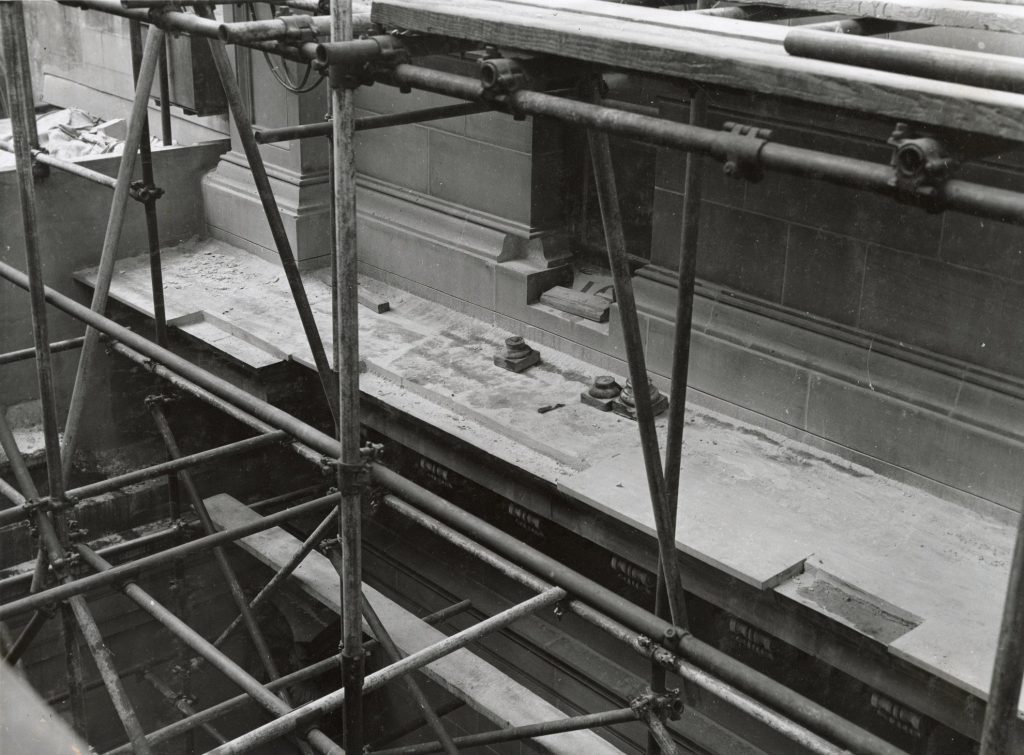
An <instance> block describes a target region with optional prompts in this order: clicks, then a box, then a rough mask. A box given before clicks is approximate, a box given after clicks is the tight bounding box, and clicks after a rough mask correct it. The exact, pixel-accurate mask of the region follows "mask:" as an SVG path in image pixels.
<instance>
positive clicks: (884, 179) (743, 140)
mask: <svg viewBox="0 0 1024 755" xmlns="http://www.w3.org/2000/svg"><path fill="white" fill-rule="evenodd" d="M381 80H382V81H384V82H386V83H390V84H393V85H395V86H410V87H414V88H417V89H425V90H427V91H430V92H435V93H437V94H444V95H447V96H449V97H458V98H460V99H464V100H474V101H476V100H483V99H485V95H484V88H483V85H482V84H481V83H480V82H479V81H478V80H476V79H474V78H470V77H468V76H459V75H457V74H451V73H446V72H443V71H436V70H434V69H431V68H424V67H422V66H414V65H410V64H407V63H401V64H399V65H397V66H395V68H394V69H393V70H392V71H391V72H389V73H388V74H387V75H386V76H385V77H382V79H381ZM498 102H499V103H501V104H503V105H504V106H506V107H507V108H509V109H510V110H511V111H512V112H515V113H519V114H522V115H532V116H542V117H547V118H554V119H556V120H560V121H564V122H566V123H572V124H575V125H577V126H581V127H583V128H588V129H592V130H595V131H603V132H605V133H609V134H617V135H619V136H627V137H631V138H634V139H639V140H641V141H645V142H648V143H650V144H655V145H658V146H662V147H669V148H671V149H678V150H682V151H684V152H686V151H692V152H699V153H701V154H704V155H710V156H711V157H713V158H715V159H716V160H718V161H720V162H724V161H725V160H726V159H727V157H728V155H730V154H744V153H746V151H748V150H750V148H751V146H752V142H751V137H745V136H738V135H736V134H731V133H727V132H725V131H715V130H714V129H709V128H696V127H693V126H690V125H688V124H684V123H675V122H673V121H668V120H666V119H663V118H655V117H652V116H647V115H641V114H638V113H630V112H625V111H622V110H614V109H611V108H605V107H600V106H598V105H594V104H591V103H587V102H579V101H576V100H570V99H566V98H564V97H557V96H554V95H550V94H545V93H543V92H534V91H530V90H525V89H524V90H519V91H517V92H514V93H512V94H509V95H505V96H503V97H502V98H499V100H498ZM757 160H758V164H759V165H760V167H761V168H763V169H765V170H773V171H778V172H780V173H785V174H788V175H792V176H798V177H801V178H809V179H813V180H820V181H825V182H827V183H832V184H836V185H839V186H846V187H850V188H857V189H863V190H865V191H871V192H873V193H876V194H882V195H885V196H888V197H896V196H897V188H896V186H895V182H894V179H895V176H896V174H895V170H894V168H893V167H892V166H891V165H881V164H878V163H872V162H868V161H867V160H858V159H856V158H852V157H844V156H842V155H832V154H828V153H827V152H818V151H815V150H810V149H805V148H803V147H793V146H790V145H787V144H776V143H774V142H763V143H762V144H761V145H760V147H759V151H758V152H757ZM935 189H936V193H937V198H936V199H935V200H934V203H933V202H932V199H931V198H930V196H925V194H926V193H927V192H925V191H924V189H920V190H918V192H917V193H916V194H914V195H913V196H908V197H905V199H907V200H911V199H913V200H914V201H921V202H928V203H931V204H934V206H937V207H941V208H943V209H950V210H959V211H961V212H966V213H968V214H971V215H976V216H978V217H983V218H991V219H994V220H999V221H1001V222H1005V223H1014V224H1016V225H1024V193H1021V192H1016V191H1008V190H1006V189H998V188H995V187H993V186H984V185H981V184H976V183H971V182H969V181H962V180H959V179H949V180H946V181H944V182H942V183H941V184H939V185H937V186H936V187H935ZM931 204H930V206H931Z"/></svg>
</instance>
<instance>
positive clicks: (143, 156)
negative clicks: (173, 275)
mask: <svg viewBox="0 0 1024 755" xmlns="http://www.w3.org/2000/svg"><path fill="white" fill-rule="evenodd" d="M129 37H130V38H131V48H132V79H133V83H134V84H135V86H138V85H139V73H140V71H141V69H142V24H141V23H140V22H139V21H130V22H129ZM164 49H165V44H164V40H160V45H159V49H158V50H157V52H156V55H157V65H158V66H159V64H160V63H161V62H162V61H163V59H164ZM149 139H150V136H149V114H148V112H147V114H146V117H145V118H144V119H143V123H142V136H141V138H140V139H139V164H140V165H141V166H142V189H143V192H144V193H143V199H142V204H143V207H144V208H145V215H146V240H147V241H148V242H149V287H150V290H151V291H152V296H153V329H154V335H155V340H156V342H157V343H158V344H160V345H161V346H164V347H166V346H167V309H166V307H165V306H164V280H163V271H162V270H161V268H160V226H159V221H158V220H157V217H156V201H157V199H158V198H159V197H160V194H161V192H158V191H157V189H156V182H155V180H154V178H153V150H152V148H151V146H150V142H149Z"/></svg>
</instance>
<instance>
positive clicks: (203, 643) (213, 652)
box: [76, 544, 345, 755]
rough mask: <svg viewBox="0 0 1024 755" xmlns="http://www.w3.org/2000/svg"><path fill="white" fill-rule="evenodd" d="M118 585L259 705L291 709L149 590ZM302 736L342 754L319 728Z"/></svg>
mask: <svg viewBox="0 0 1024 755" xmlns="http://www.w3.org/2000/svg"><path fill="white" fill-rule="evenodd" d="M76 549H77V551H78V554H79V555H80V556H81V557H82V560H83V561H85V562H86V563H87V564H89V566H91V567H92V568H94V569H96V570H98V571H99V572H100V573H101V574H102V573H104V572H107V573H109V572H110V571H113V570H114V569H116V568H117V567H113V566H111V565H110V564H109V563H107V562H106V561H105V560H104V559H103V558H102V557H100V556H98V555H97V554H96V552H95V551H94V550H92V549H91V548H89V547H88V546H87V545H81V544H79V545H77V546H76ZM121 589H122V590H123V591H124V594H125V595H126V596H128V598H129V599H131V600H132V602H134V603H135V604H136V605H137V606H138V607H139V608H141V609H142V610H143V611H145V612H146V613H148V614H149V615H150V616H152V617H153V618H154V619H156V621H158V622H159V623H160V624H161V625H163V627H164V628H165V629H167V630H168V631H169V632H170V633H171V634H173V635H174V636H175V637H177V638H178V639H179V640H181V641H182V642H183V643H185V644H186V645H188V646H189V647H190V648H191V649H192V650H194V651H195V652H197V653H199V654H201V655H202V656H203V657H204V658H206V660H207V661H209V662H210V665H211V666H213V667H214V668H216V669H217V670H218V671H220V672H221V673H222V674H224V676H226V677H227V678H228V679H230V680H231V681H232V682H233V683H234V684H235V685H237V686H238V687H239V688H240V689H242V690H244V691H245V693H246V694H247V695H249V696H250V697H252V699H253V700H255V701H256V702H257V703H258V704H259V705H260V707H262V708H264V709H265V710H267V712H269V713H270V714H271V715H272V716H279V715H285V714H287V713H289V712H291V710H292V709H291V707H290V706H289V705H288V704H287V703H285V702H284V701H283V700H281V699H280V698H279V697H276V696H275V695H274V693H272V692H270V691H269V690H268V689H267V688H266V687H264V686H263V685H262V684H260V682H259V681H258V680H256V679H255V678H254V677H252V676H251V675H250V674H248V673H247V672H246V671H245V670H244V669H243V668H242V667H241V666H239V665H238V664H237V663H235V662H234V661H232V660H231V659H230V658H229V657H228V656H226V655H225V654H224V653H222V652H221V651H219V650H217V649H216V648H215V647H214V646H213V645H212V644H211V643H210V642H209V641H208V640H206V639H205V638H204V637H203V636H202V635H201V634H199V633H198V632H197V631H196V630H194V629H192V627H190V626H189V625H188V624H186V623H185V622H184V621H182V620H181V619H179V618H178V617H177V616H175V615H174V614H173V613H171V611H169V610H167V609H166V608H165V607H164V606H162V605H161V604H160V603H158V602H157V601H156V600H154V599H153V597H152V596H151V595H150V594H149V593H147V592H146V591H145V590H143V589H142V588H141V587H139V586H138V585H137V584H135V583H134V582H132V581H126V582H124V583H123V584H122V585H121ZM303 736H304V737H305V739H306V740H307V741H308V742H309V744H310V745H312V747H313V748H314V749H315V750H316V751H317V752H320V753H323V754H324V755H345V753H344V751H343V750H342V749H341V748H340V747H339V746H338V745H336V744H335V743H334V742H332V741H331V740H330V739H329V738H328V737H327V735H326V734H324V733H323V732H322V731H320V730H319V729H316V728H311V729H308V730H307V731H306V732H304V734H303ZM143 742H144V743H145V735H143ZM147 746H148V745H147Z"/></svg>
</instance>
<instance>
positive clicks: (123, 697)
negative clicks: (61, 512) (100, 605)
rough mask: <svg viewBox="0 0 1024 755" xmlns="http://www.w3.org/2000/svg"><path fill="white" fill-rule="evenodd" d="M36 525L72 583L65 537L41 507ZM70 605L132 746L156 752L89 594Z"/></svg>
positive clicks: (66, 580) (63, 576) (51, 556)
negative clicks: (96, 615)
mask: <svg viewBox="0 0 1024 755" xmlns="http://www.w3.org/2000/svg"><path fill="white" fill-rule="evenodd" d="M36 526H37V527H38V528H39V535H40V538H41V540H42V543H43V546H44V547H45V549H46V554H47V557H48V558H49V559H50V565H51V566H52V567H53V569H54V571H55V572H57V574H58V578H59V579H60V581H61V582H62V583H64V584H71V583H72V578H71V575H70V574H68V572H67V557H66V554H65V552H64V547H63V545H62V544H61V538H60V537H59V536H58V534H57V530H56V529H55V528H54V524H53V522H52V521H51V520H50V516H49V514H47V513H46V512H44V511H37V512H36ZM68 606H69V607H70V609H71V612H72V613H73V614H74V617H75V621H77V622H78V628H79V630H81V632H82V637H84V638H85V643H86V646H87V647H88V648H89V652H90V653H91V654H92V657H93V661H95V663H96V668H97V669H98V670H99V672H100V677H101V678H102V679H103V685H104V686H105V687H106V689H107V694H108V695H110V701H111V702H112V703H113V705H114V711H115V712H116V713H117V717H118V719H119V720H120V722H121V726H122V727H124V731H125V733H126V734H127V735H128V739H129V740H130V741H131V743H132V747H134V748H135V752H137V753H140V755H149V754H150V753H152V750H151V749H150V748H149V745H147V744H146V735H145V732H144V731H143V730H142V724H141V723H139V718H138V716H137V715H136V713H135V709H134V708H133V707H132V703H131V699H130V698H129V697H128V693H127V692H126V691H125V688H124V685H123V684H122V683H121V677H120V676H119V675H118V673H117V668H116V667H115V666H114V656H113V654H112V653H111V652H110V648H108V647H107V645H106V643H105V642H104V641H103V635H102V633H101V632H100V628H99V625H98V624H97V623H96V619H95V618H94V617H93V615H92V612H91V611H90V610H89V606H88V605H87V604H86V602H85V598H83V597H82V596H81V595H75V596H73V597H71V598H69V599H68Z"/></svg>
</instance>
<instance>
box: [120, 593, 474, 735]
mask: <svg viewBox="0 0 1024 755" xmlns="http://www.w3.org/2000/svg"><path fill="white" fill-rule="evenodd" d="M471 607H472V603H470V601H468V600H463V601H460V602H458V603H453V604H452V605H450V606H447V607H445V608H442V609H441V610H440V611H435V612H433V613H431V614H427V615H426V616H424V617H423V618H422V619H421V621H423V622H425V623H427V624H431V625H436V624H440V623H442V622H444V621H447V620H448V619H450V618H451V617H452V616H456V615H458V614H460V613H462V612H464V611H466V610H467V609H469V608H471ZM374 645H375V642H374V641H373V640H371V641H370V642H368V643H366V646H367V648H368V649H369V648H370V647H372V646H374ZM337 667H338V659H337V657H336V656H329V657H327V658H324V659H323V660H322V661H317V662H316V663H312V664H310V665H309V666H306V667H304V668H301V669H299V670H298V671H293V672H292V673H290V674H287V675H286V676H282V677H281V678H280V679H277V680H275V681H272V682H270V683H268V684H267V685H266V687H267V689H268V690H271V691H272V692H276V691H277V690H279V689H283V688H284V687H287V686H288V685H291V684H295V683H296V682H301V681H305V680H306V679H312V678H313V677H316V676H319V675H320V674H325V673H327V672H328V671H332V670H335V669H336V668H337ZM251 701H252V698H251V697H249V696H248V695H246V694H241V695H237V696H236V697H232V698H228V699H227V700H223V701H222V702H219V703H217V704H216V705H212V706H210V707H209V708H204V709H203V710H201V711H199V712H197V713H196V714H195V715H194V716H189V717H188V718H183V719H182V720H180V721H175V722H174V723H172V724H168V725H167V726H164V727H163V728H161V729H157V730H156V731H154V732H150V733H149V734H147V735H146V739H147V741H148V742H149V743H150V744H151V745H158V744H163V743H164V742H167V741H169V740H171V739H173V738H175V737H177V736H180V735H182V734H185V733H187V732H188V731H190V730H191V729H194V728H195V727H197V726H201V725H202V724H203V723H206V722H207V721H212V720H214V719H216V718H219V717H220V716H223V715H226V714H227V713H230V712H232V711H234V710H236V709H238V708H240V707H242V706H243V705H245V704H246V703H248V702H251ZM461 702H462V701H459V703H460V704H461ZM104 755H131V747H130V746H129V745H122V746H120V747H118V748H115V749H113V750H109V751H108V752H106V753H104Z"/></svg>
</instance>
